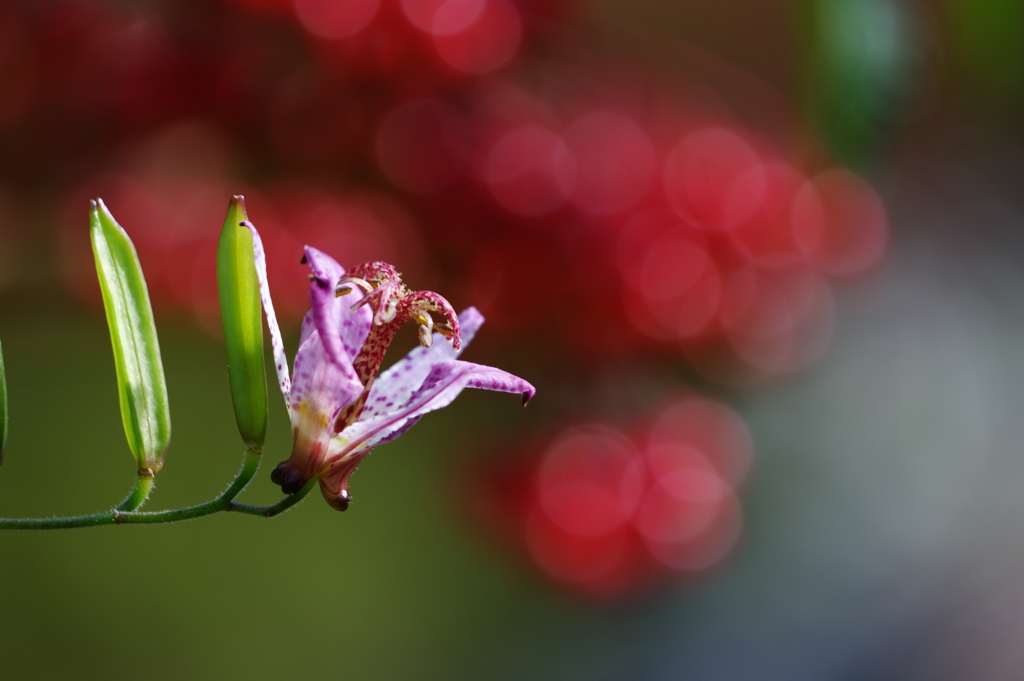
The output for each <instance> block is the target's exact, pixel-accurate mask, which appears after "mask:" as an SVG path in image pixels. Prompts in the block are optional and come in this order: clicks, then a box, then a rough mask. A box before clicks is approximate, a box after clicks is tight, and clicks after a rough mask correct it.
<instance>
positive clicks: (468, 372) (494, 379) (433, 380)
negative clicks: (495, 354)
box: [328, 360, 535, 461]
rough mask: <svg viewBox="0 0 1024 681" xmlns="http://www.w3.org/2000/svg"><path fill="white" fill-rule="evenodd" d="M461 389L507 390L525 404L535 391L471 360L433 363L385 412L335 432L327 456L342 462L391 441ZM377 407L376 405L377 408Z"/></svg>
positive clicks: (523, 382) (529, 386) (443, 404)
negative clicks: (406, 395)
mask: <svg viewBox="0 0 1024 681" xmlns="http://www.w3.org/2000/svg"><path fill="white" fill-rule="evenodd" d="M464 388H480V389H482V390H496V391H499V392H507V393H520V394H521V395H522V396H523V404H526V403H527V402H528V401H529V400H530V398H532V397H533V394H534V392H535V390H534V388H533V386H532V385H530V384H529V383H528V382H526V381H524V380H523V379H521V378H519V377H518V376H513V375H512V374H510V373H508V372H507V371H502V370H501V369H496V368H494V367H489V366H484V365H482V364H473V363H472V362H462V361H459V360H445V361H442V362H438V363H437V364H434V365H433V367H432V368H431V369H430V372H429V373H428V374H427V377H426V379H425V380H424V381H423V384H422V385H421V386H420V387H419V388H418V389H417V390H416V391H415V392H414V393H413V394H412V395H411V396H410V397H409V399H408V400H406V401H405V402H404V403H401V404H399V403H393V404H391V405H390V406H387V404H388V403H386V402H385V403H384V405H385V406H384V409H385V412H384V413H382V414H380V415H378V416H376V417H369V418H365V417H366V416H367V415H366V413H365V411H364V416H363V417H360V420H359V421H357V422H356V423H353V424H352V425H351V426H349V427H348V428H346V429H345V430H344V431H342V432H341V433H339V434H338V438H337V440H336V441H337V442H340V443H342V444H343V448H341V449H338V447H337V445H335V444H334V443H332V450H336V451H334V452H332V454H331V455H330V456H329V457H328V458H329V459H333V460H335V461H341V460H343V459H345V458H346V457H348V456H350V455H351V454H353V453H358V452H361V451H364V450H369V449H372V448H373V447H376V446H377V445H379V444H383V443H385V442H390V441H391V440H393V439H395V438H396V437H398V435H400V434H401V433H403V432H405V431H406V430H408V429H409V428H410V427H411V426H412V424H413V423H415V422H416V421H417V420H419V419H420V417H422V416H423V415H424V414H427V413H429V412H432V411H434V410H436V409H441V408H442V407H446V406H448V405H449V404H451V402H452V400H454V399H455V398H456V397H457V396H458V394H459V393H461V392H462V390H463V389H464ZM378 409H379V407H378Z"/></svg>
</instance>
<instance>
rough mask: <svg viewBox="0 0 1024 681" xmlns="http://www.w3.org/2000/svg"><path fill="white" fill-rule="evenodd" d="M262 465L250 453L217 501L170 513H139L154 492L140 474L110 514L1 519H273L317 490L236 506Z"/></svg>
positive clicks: (12, 523) (16, 526)
mask: <svg viewBox="0 0 1024 681" xmlns="http://www.w3.org/2000/svg"><path fill="white" fill-rule="evenodd" d="M259 465H260V452H258V451H254V450H253V449H248V450H246V452H245V457H244V458H243V460H242V468H241V470H239V471H238V475H236V476H235V479H234V480H232V481H231V484H230V485H228V488H227V489H226V490H224V492H223V493H221V494H220V495H219V496H218V497H217V498H215V499H211V500H210V501H207V502H205V503H202V504H197V505H195V506H188V507H186V508H176V509H171V510H167V511H149V512H144V511H138V510H136V509H138V508H139V507H140V506H142V504H143V503H144V502H145V501H146V499H147V498H148V497H149V493H150V491H151V490H152V488H153V478H152V476H146V475H144V474H143V472H141V471H140V473H139V477H138V479H137V480H136V483H135V487H134V488H133V489H132V491H131V493H130V494H129V495H128V497H127V498H126V499H125V500H124V501H122V502H121V503H120V504H119V505H118V506H117V507H115V508H113V509H111V510H109V511H103V512H101V513H93V514H91V515H80V516H71V517H65V518H0V530H57V529H66V528H72V527H96V526H98V525H136V524H151V523H173V522H177V521H179V520H188V519H191V518H200V517H202V516H205V515H212V514H214V513H219V512H221V511H238V512H241V513H244V514H247V515H257V516H263V517H265V518H271V517H273V516H275V515H278V514H279V513H283V512H284V511H286V510H288V509H289V508H291V507H292V506H294V505H295V504H297V503H298V502H300V501H301V500H302V499H303V497H305V496H306V495H307V494H309V491H310V490H311V489H312V488H313V484H314V482H315V481H314V480H310V481H309V482H308V483H306V485H305V486H304V487H303V488H302V489H301V490H299V491H298V492H296V493H295V494H292V495H291V496H288V497H285V498H284V499H282V500H281V501H279V502H277V503H276V504H273V505H270V506H250V505H248V504H236V503H235V502H234V499H235V497H237V496H238V495H239V494H240V493H241V491H242V490H243V489H245V487H246V485H248V484H249V482H250V481H251V480H252V479H253V477H254V476H255V475H256V470H257V469H258V468H259Z"/></svg>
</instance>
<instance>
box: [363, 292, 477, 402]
mask: <svg viewBox="0 0 1024 681" xmlns="http://www.w3.org/2000/svg"><path fill="white" fill-rule="evenodd" d="M483 323H484V316H483V315H482V314H480V311H479V310H477V309H476V308H475V307H469V308H466V309H465V310H463V311H462V314H460V315H459V327H460V332H461V335H462V348H460V349H459V350H456V349H455V348H454V347H453V345H452V343H450V342H448V341H446V340H445V339H444V337H443V336H442V335H441V334H439V333H435V334H434V338H433V341H432V342H431V344H430V347H429V348H425V347H423V346H419V345H418V346H416V347H415V348H413V349H412V350H411V351H410V352H409V354H407V355H406V356H405V357H403V358H402V359H400V360H399V361H397V362H395V363H394V364H393V365H391V366H390V367H389V368H388V369H387V371H384V372H382V373H381V374H380V376H378V377H377V380H376V381H374V383H373V387H372V388H370V394H369V396H368V397H367V398H366V406H365V407H363V415H362V416H361V418H362V419H363V420H366V419H369V418H373V417H374V416H380V415H383V414H386V413H388V412H389V411H391V407H393V406H394V405H396V404H405V403H406V402H407V401H408V400H409V398H410V397H412V394H413V392H415V391H416V389H418V388H419V387H420V386H421V385H423V381H424V380H425V379H426V378H427V374H429V373H430V370H431V369H432V368H433V367H434V365H435V364H438V363H439V362H443V361H446V360H451V359H455V358H456V357H458V356H459V355H460V354H462V350H464V349H465V348H466V346H467V345H469V342H470V341H471V340H473V336H474V335H476V332H477V330H478V329H479V328H480V326H481V325H482V324H483Z"/></svg>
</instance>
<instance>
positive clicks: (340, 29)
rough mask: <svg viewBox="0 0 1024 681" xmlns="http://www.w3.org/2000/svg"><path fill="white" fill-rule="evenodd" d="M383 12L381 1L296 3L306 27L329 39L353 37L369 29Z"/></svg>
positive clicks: (307, 0) (310, 0) (304, 0)
mask: <svg viewBox="0 0 1024 681" xmlns="http://www.w3.org/2000/svg"><path fill="white" fill-rule="evenodd" d="M379 9H380V0H295V14H296V15H297V16H298V17H299V21H300V22H301V23H302V26H303V27H304V28H305V29H306V30H307V31H309V32H310V33H312V34H313V35H315V36H317V37H318V38H324V39H325V40H340V39H343V38H351V37H352V36H354V35H356V34H357V33H359V32H360V31H362V30H363V29H364V28H366V27H367V26H368V25H369V24H370V22H371V21H373V18H374V17H375V16H376V15H377V11H378V10H379Z"/></svg>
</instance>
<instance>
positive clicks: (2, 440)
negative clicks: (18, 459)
mask: <svg viewBox="0 0 1024 681" xmlns="http://www.w3.org/2000/svg"><path fill="white" fill-rule="evenodd" d="M5 447H7V377H6V376H5V375H4V348H3V346H2V345H0V464H3V462H4V448H5Z"/></svg>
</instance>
